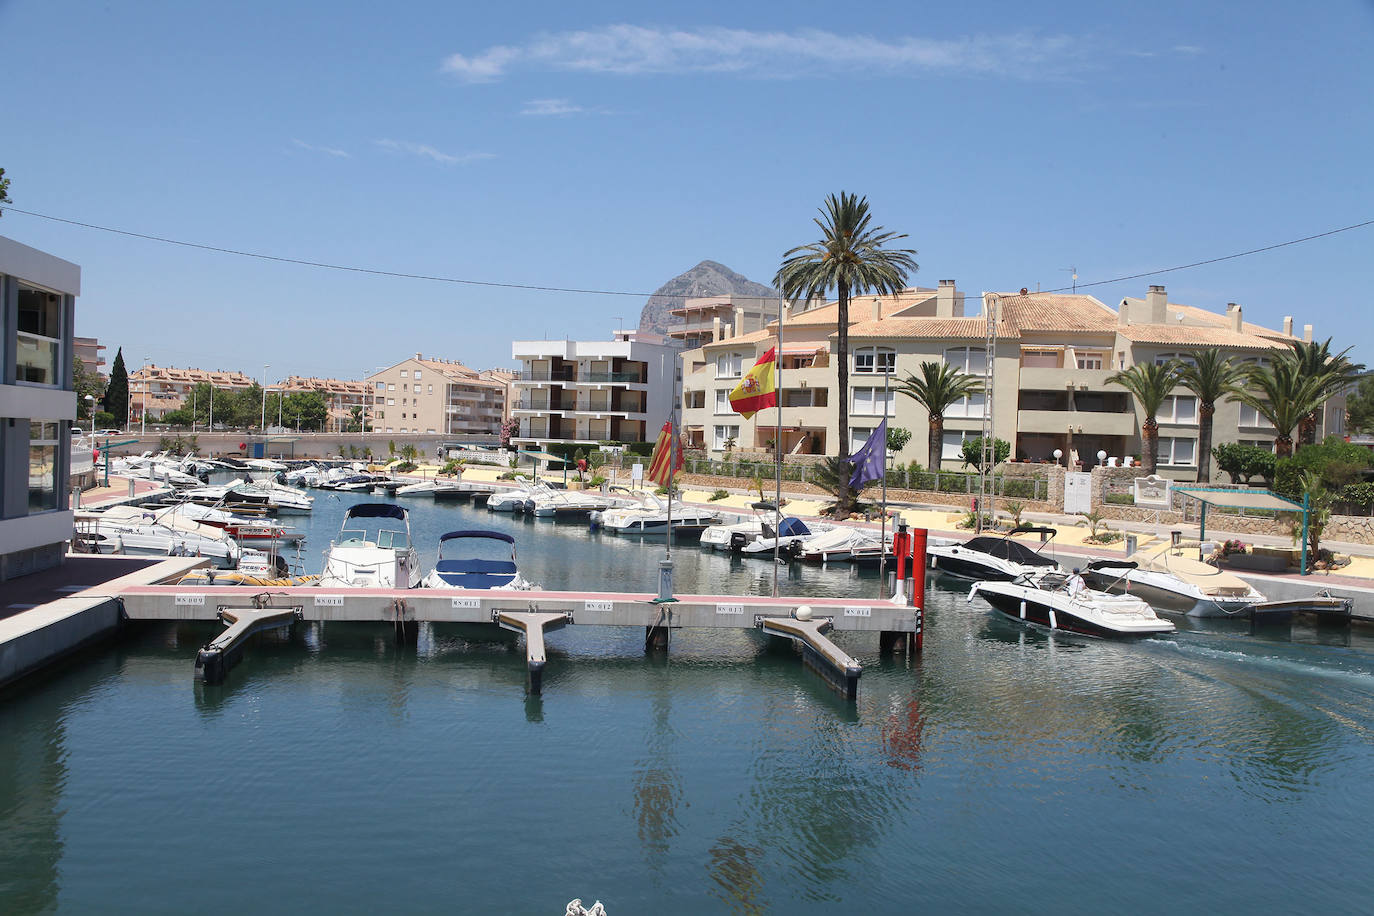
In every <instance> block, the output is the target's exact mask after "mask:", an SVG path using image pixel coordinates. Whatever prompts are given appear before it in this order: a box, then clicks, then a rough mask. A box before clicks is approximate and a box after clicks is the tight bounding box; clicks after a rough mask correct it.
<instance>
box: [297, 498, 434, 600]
mask: <svg viewBox="0 0 1374 916" xmlns="http://www.w3.org/2000/svg"><path fill="white" fill-rule="evenodd" d="M420 578H421V577H420V557H419V554H418V553H417V552H416V550H415V545H414V544H413V543H411V540H410V513H409V512H408V511H406V509H405V508H404V507H402V506H397V505H393V504H391V503H358V504H357V505H356V506H350V507H349V509H348V512H347V514H345V515H344V520H343V525H342V527H341V528H340V529H339V536H338V538H337V539H336V540H334V541H333V542H332V543H331V544H330V545H329V549H328V550H326V551H325V554H324V571H323V573H321V575H320V580H319V582H318V584H319V585H320V586H322V587H325V588H338V587H341V586H342V587H348V588H416V587H418V586H419V584H420Z"/></svg>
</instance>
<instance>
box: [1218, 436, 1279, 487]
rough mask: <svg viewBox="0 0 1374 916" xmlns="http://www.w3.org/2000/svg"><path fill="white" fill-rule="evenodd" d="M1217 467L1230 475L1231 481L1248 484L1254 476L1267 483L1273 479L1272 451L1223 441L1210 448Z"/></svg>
mask: <svg viewBox="0 0 1374 916" xmlns="http://www.w3.org/2000/svg"><path fill="white" fill-rule="evenodd" d="M1212 456H1213V457H1214V458H1216V459H1217V467H1219V468H1221V469H1222V470H1223V471H1225V472H1226V473H1227V474H1229V475H1230V477H1231V483H1245V484H1248V483H1250V481H1252V480H1254V479H1255V478H1256V477H1258V478H1260V479H1261V480H1263V481H1264V482H1265V484H1266V486H1267V485H1269V484H1270V483H1271V482H1272V481H1273V480H1274V472H1275V464H1274V453H1273V452H1271V451H1269V450H1268V449H1263V448H1259V447H1258V446H1255V445H1237V444H1236V443H1234V442H1224V443H1222V444H1221V445H1218V446H1216V447H1215V448H1213V449H1212Z"/></svg>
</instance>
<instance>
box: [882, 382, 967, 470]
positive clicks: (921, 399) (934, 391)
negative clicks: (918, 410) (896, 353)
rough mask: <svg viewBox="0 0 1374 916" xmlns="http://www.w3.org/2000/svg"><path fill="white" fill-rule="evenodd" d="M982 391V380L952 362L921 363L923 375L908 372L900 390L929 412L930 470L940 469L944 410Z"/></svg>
mask: <svg viewBox="0 0 1374 916" xmlns="http://www.w3.org/2000/svg"><path fill="white" fill-rule="evenodd" d="M982 390H983V380H982V379H980V378H978V377H977V376H976V375H968V374H966V373H964V372H961V371H959V370H958V369H956V368H954V367H953V366H951V365H950V364H949V363H935V362H928V363H921V375H920V377H919V378H918V377H917V376H915V375H908V376H907V377H906V379H905V380H904V381H902V382H899V383H898V385H897V391H898V392H899V393H901V394H904V395H906V396H907V397H909V398H912V399H913V400H915V401H916V403H918V404H920V405H921V406H922V407H924V408H925V409H926V413H928V414H929V415H930V435H929V439H928V440H927V447H928V455H929V461H930V469H931V470H932V471H938V470H939V469H940V450H941V445H942V441H943V439H944V434H945V411H946V410H948V409H949V406H950V405H951V404H953V403H954V402H955V401H957V400H959V399H960V398H964V397H967V396H968V395H970V394H977V393H978V392H980V391H982Z"/></svg>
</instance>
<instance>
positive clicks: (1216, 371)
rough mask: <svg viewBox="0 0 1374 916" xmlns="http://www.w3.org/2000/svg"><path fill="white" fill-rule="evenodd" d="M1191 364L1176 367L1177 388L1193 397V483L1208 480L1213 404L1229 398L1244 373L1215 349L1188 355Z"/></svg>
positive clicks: (1206, 481) (1214, 410)
mask: <svg viewBox="0 0 1374 916" xmlns="http://www.w3.org/2000/svg"><path fill="white" fill-rule="evenodd" d="M1188 355H1189V357H1190V358H1191V359H1192V364H1191V365H1189V364H1188V363H1183V364H1181V365H1180V366H1179V367H1178V384H1180V385H1182V386H1183V387H1184V388H1187V389H1188V390H1189V391H1191V392H1192V393H1193V394H1195V395H1197V402H1198V404H1197V451H1198V456H1197V481H1198V483H1209V482H1210V481H1211V479H1212V418H1213V416H1215V415H1216V412H1217V401H1220V400H1221V399H1222V398H1223V397H1226V396H1229V395H1231V394H1233V393H1234V392H1235V390H1236V386H1237V384H1238V383H1239V382H1240V380H1241V379H1242V378H1243V377H1244V375H1245V370H1244V369H1242V368H1241V367H1240V366H1238V365H1236V364H1235V363H1233V362H1231V360H1230V358H1229V357H1226V356H1223V355H1222V353H1221V350H1220V349H1219V348H1217V347H1208V348H1207V349H1205V350H1194V351H1193V352H1192V353H1189V354H1188Z"/></svg>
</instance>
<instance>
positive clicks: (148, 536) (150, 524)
mask: <svg viewBox="0 0 1374 916" xmlns="http://www.w3.org/2000/svg"><path fill="white" fill-rule="evenodd" d="M114 508H115V509H118V510H123V511H118V512H115V513H114V514H109V513H96V512H78V513H77V514H76V531H75V533H74V535H73V537H74V539H75V540H76V541H78V542H80V543H81V544H83V545H84V546H86V547H90V548H93V549H94V550H95V551H96V552H99V553H114V554H123V555H128V556H157V557H206V558H208V559H210V560H212V561H213V562H214V564H215V565H216V566H218V567H220V568H221V569H231V568H233V567H234V565H235V564H237V563H238V557H239V547H238V544H237V543H236V542H235V541H234V539H233V538H230V537H228V536H227V535H224V534H223V533H221V534H220V535H219V536H210V535H206V534H202V533H199V532H196V531H191V530H183V529H180V528H174V527H171V526H169V525H164V524H159V523H158V522H157V521H155V519H154V515H153V513H151V512H143V511H141V510H138V509H136V508H134V507H128V506H116V507H114ZM191 524H194V523H191Z"/></svg>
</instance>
